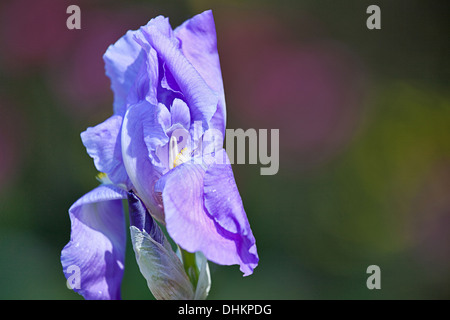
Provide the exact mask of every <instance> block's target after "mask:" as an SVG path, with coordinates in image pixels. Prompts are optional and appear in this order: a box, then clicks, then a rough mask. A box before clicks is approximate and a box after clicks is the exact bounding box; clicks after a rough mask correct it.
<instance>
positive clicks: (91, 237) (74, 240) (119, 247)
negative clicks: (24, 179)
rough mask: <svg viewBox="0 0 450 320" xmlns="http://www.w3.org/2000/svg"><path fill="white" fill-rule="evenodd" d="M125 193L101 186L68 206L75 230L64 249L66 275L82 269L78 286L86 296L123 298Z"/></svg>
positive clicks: (93, 297) (76, 289)
mask: <svg viewBox="0 0 450 320" xmlns="http://www.w3.org/2000/svg"><path fill="white" fill-rule="evenodd" d="M121 199H126V193H125V192H124V191H123V190H121V189H118V188H115V187H113V186H110V185H108V186H106V185H101V186H99V187H97V188H96V189H94V190H92V191H91V192H89V193H87V194H86V195H84V196H83V197H81V198H80V199H79V200H78V201H77V202H75V203H74V204H73V205H72V207H71V208H70V209H69V215H70V220H71V224H72V233H71V236H70V241H69V243H68V244H67V245H66V246H65V247H64V249H63V250H62V252H61V263H62V266H63V271H64V274H65V275H66V277H68V278H69V277H70V275H71V272H70V270H71V268H73V267H75V268H77V269H78V270H80V273H79V277H80V279H79V280H80V281H79V287H74V290H75V291H76V292H78V293H79V294H81V295H82V296H83V297H84V298H85V299H120V284H121V282H122V276H123V269H124V260H125V241H126V238H125V237H126V232H125V220H124V215H123V207H122V200H121Z"/></svg>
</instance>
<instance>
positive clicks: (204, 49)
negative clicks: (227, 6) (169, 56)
mask: <svg viewBox="0 0 450 320" xmlns="http://www.w3.org/2000/svg"><path fill="white" fill-rule="evenodd" d="M174 34H175V36H176V37H177V38H178V39H179V40H180V42H181V50H182V51H183V54H184V56H185V57H186V58H187V59H188V60H189V62H190V63H191V64H192V65H193V66H194V68H195V69H196V70H197V71H198V73H199V74H200V75H201V77H202V78H203V79H204V80H205V82H206V83H207V84H208V86H209V87H210V88H211V89H213V90H214V91H215V92H216V93H217V94H218V98H219V101H218V105H217V111H216V113H215V114H214V116H213V118H212V119H211V127H212V128H216V129H218V130H221V131H222V134H225V123H226V110H225V94H224V90H223V81H222V72H221V69H220V61H219V53H218V52H217V37H216V27H215V24H214V17H213V14H212V11H211V10H207V11H205V12H203V13H201V14H198V15H196V16H194V17H192V18H191V19H189V20H187V21H185V22H184V23H183V24H182V25H180V26H179V27H177V28H176V29H175V30H174Z"/></svg>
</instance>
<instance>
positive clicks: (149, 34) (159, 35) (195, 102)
mask: <svg viewBox="0 0 450 320" xmlns="http://www.w3.org/2000/svg"><path fill="white" fill-rule="evenodd" d="M169 28H170V24H169V22H168V20H161V23H157V24H156V23H149V24H147V25H146V26H144V27H142V28H141V29H140V30H141V32H142V34H143V35H144V36H145V38H146V40H147V41H148V43H149V44H150V46H151V47H153V48H154V49H155V50H156V52H157V53H158V56H159V57H160V59H161V60H162V61H164V68H166V69H167V70H168V71H169V72H170V74H171V75H172V76H173V79H174V81H176V83H177V84H178V87H179V88H180V90H181V92H182V93H183V96H184V97H185V100H186V102H187V105H188V106H189V108H190V111H191V116H192V120H193V121H202V124H203V126H204V127H205V128H208V126H209V122H210V120H211V118H212V116H213V115H214V114H215V113H216V110H217V103H218V97H217V94H216V93H215V92H214V91H213V90H211V88H210V87H209V86H208V85H207V84H206V82H205V80H204V79H203V78H202V77H201V75H200V74H199V73H198V71H197V70H196V69H195V68H194V66H193V65H192V64H191V63H190V62H189V61H188V60H187V59H186V57H185V56H184V55H183V53H182V51H181V50H180V48H179V41H178V40H177V39H176V38H175V37H174V36H173V34H171V33H170V32H168V29H169Z"/></svg>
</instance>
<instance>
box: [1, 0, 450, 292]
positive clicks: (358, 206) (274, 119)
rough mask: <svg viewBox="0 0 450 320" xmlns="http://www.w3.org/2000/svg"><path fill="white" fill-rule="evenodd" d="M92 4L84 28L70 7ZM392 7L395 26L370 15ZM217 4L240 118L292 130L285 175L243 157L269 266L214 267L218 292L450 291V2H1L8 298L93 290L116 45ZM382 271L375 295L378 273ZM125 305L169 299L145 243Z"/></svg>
mask: <svg viewBox="0 0 450 320" xmlns="http://www.w3.org/2000/svg"><path fill="white" fill-rule="evenodd" d="M70 4H77V5H79V6H80V8H81V27H82V28H81V30H68V29H67V28H66V19H67V18H68V16H69V15H68V14H66V8H67V6H68V5H70ZM371 4H376V5H378V6H379V7H380V8H381V30H368V29H367V27H366V19H367V18H368V16H369V15H368V14H367V13H366V9H367V7H368V6H369V5H371ZM210 8H211V9H213V13H214V16H215V21H216V30H217V37H218V48H219V55H220V59H221V65H222V73H223V79H224V86H225V95H226V100H227V112H228V124H227V127H228V128H232V129H235V128H243V129H248V128H255V129H259V128H261V129H279V130H280V169H279V172H278V173H277V174H276V175H274V176H261V175H260V171H259V170H260V167H261V166H260V165H234V166H233V168H234V172H235V178H236V181H237V185H238V187H239V190H240V192H241V196H242V198H243V201H244V206H245V209H246V212H247V215H248V218H249V220H250V223H251V226H252V230H253V233H254V235H255V237H256V239H257V246H258V253H259V256H260V263H259V266H258V267H257V268H256V269H255V272H254V274H253V275H252V276H250V277H246V278H243V277H242V274H241V273H240V272H239V270H238V267H236V266H232V267H224V266H217V265H214V264H212V263H211V264H210V267H211V276H212V289H211V292H210V296H209V297H210V298H211V299H448V298H450V232H449V229H450V198H449V192H450V161H449V160H450V140H449V134H450V96H449V90H448V89H449V69H450V68H449V62H448V58H449V41H448V30H450V28H449V23H448V12H449V5H448V2H446V1H417V0H409V1H400V0H399V1H362V0H352V1H347V0H346V1H333V0H306V1H294V0H291V1H287V0H286V1H225V0H223V1H206V0H205V1H201V0H192V1H162V0H161V1H95V2H93V1H87V0H86V1H70V2H69V1H61V0H41V1H25V0H14V1H11V0H8V1H2V2H1V4H0V299H80V298H81V297H80V296H79V295H77V294H76V293H74V292H72V291H71V290H69V289H67V288H66V285H65V277H64V275H63V272H62V268H61V264H60V260H59V259H60V251H61V249H62V248H63V247H64V245H65V244H66V243H67V242H68V240H69V236H70V220H69V217H68V213H67V210H68V208H69V207H70V205H71V204H72V203H73V202H75V201H76V200H77V199H78V198H79V197H81V196H82V195H83V194H84V193H86V192H88V191H89V190H91V189H92V188H94V187H95V186H96V185H97V181H96V179H95V175H96V170H95V167H94V164H93V161H92V159H91V158H90V157H89V156H88V155H87V153H86V151H85V148H84V146H83V145H82V143H81V140H80V133H81V132H82V131H84V130H85V129H86V128H87V127H88V126H94V125H95V124H97V123H99V122H101V121H103V120H105V119H106V118H107V117H109V116H110V115H111V114H112V91H111V90H110V88H109V86H110V83H109V79H108V78H107V77H106V76H105V75H104V67H103V61H102V55H103V53H104V52H105V50H106V48H107V47H108V46H109V45H110V44H112V43H114V42H115V41H116V40H117V39H118V38H119V37H120V36H122V35H123V34H125V32H126V31H127V30H129V29H137V28H138V27H139V26H141V25H144V24H146V23H147V21H148V20H150V19H151V18H153V17H155V16H157V15H160V14H162V15H164V16H168V17H169V18H170V21H171V24H172V26H173V27H176V26H178V25H179V24H181V23H182V22H183V21H184V20H186V19H188V18H190V17H191V16H193V15H195V14H197V13H200V12H202V11H204V10H206V9H210ZM373 264H375V265H378V266H379V267H380V269H381V289H380V290H368V289H367V287H366V280H367V277H368V276H369V275H368V274H366V269H367V267H368V266H369V265H373ZM122 297H123V298H124V299H152V295H151V293H150V292H149V290H148V289H147V286H146V282H145V280H144V278H143V277H142V276H141V274H140V273H139V270H138V267H137V264H136V262H135V259H134V253H133V251H132V248H131V246H130V243H128V250H127V259H126V269H125V275H124V279H123V285H122Z"/></svg>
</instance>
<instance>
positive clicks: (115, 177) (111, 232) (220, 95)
mask: <svg viewBox="0 0 450 320" xmlns="http://www.w3.org/2000/svg"><path fill="white" fill-rule="evenodd" d="M103 58H104V61H105V68H106V74H107V75H108V77H109V78H110V80H111V88H112V90H113V92H114V114H113V115H112V116H111V117H110V118H108V119H107V120H106V121H104V122H103V123H101V124H99V125H97V126H95V127H92V128H88V129H87V130H86V131H84V132H83V133H82V134H81V139H82V141H83V144H84V145H85V147H86V149H87V152H88V154H89V155H90V156H91V157H92V158H93V159H94V164H95V167H96V168H97V170H98V171H100V172H101V174H100V178H99V180H100V181H101V182H102V183H101V185H100V186H98V187H97V188H95V189H94V190H92V191H90V192H89V193H87V194H86V195H84V196H83V197H81V198H80V199H79V200H78V201H76V202H75V203H74V204H73V205H72V207H71V208H70V209H69V215H70V219H71V226H72V231H71V237H70V241H69V243H68V244H67V245H66V246H65V247H64V249H63V250H62V253H61V262H62V265H63V270H64V273H65V274H66V276H67V277H69V276H70V273H69V272H68V268H69V267H70V266H77V267H78V268H79V270H80V274H79V276H80V284H79V286H78V288H74V290H75V291H77V292H78V293H80V294H81V295H83V296H84V297H85V298H86V299H119V298H120V285H121V281H122V275H123V270H124V258H125V243H126V229H125V228H126V222H125V216H124V208H123V206H122V199H128V200H129V203H130V206H129V207H130V222H131V226H132V227H137V229H141V230H146V231H147V233H148V234H153V236H151V237H154V236H155V235H156V236H155V237H156V238H158V239H159V241H156V242H158V243H162V242H163V240H161V237H160V235H161V232H160V231H156V233H155V230H154V229H152V226H154V227H157V224H156V223H154V222H153V223H151V221H150V222H149V220H148V219H147V220H145V219H144V220H145V223H144V222H142V221H143V220H142V218H139V217H138V218H136V212H134V211H133V210H134V209H133V208H134V207H135V204H142V205H141V206H144V208H145V210H144V211H147V212H149V213H150V220H153V219H155V220H157V221H158V222H159V223H160V224H161V225H163V226H165V228H166V229H167V232H168V234H169V236H170V237H171V238H172V239H173V240H174V242H175V243H176V244H177V245H178V246H179V247H180V248H182V249H183V250H185V251H187V252H201V253H202V254H203V255H204V256H205V257H206V259H208V260H210V261H212V262H214V263H217V264H221V265H233V264H237V265H239V266H240V270H241V271H242V272H243V273H244V275H245V276H246V275H250V274H252V272H253V269H254V268H255V267H256V266H257V264H258V255H257V251H256V245H255V238H254V236H253V234H252V230H251V229H250V225H249V222H248V220H247V216H246V213H245V211H244V208H243V204H242V200H241V197H240V195H239V191H238V188H237V186H236V183H235V180H234V176H233V172H232V169H231V165H230V163H229V161H228V158H227V155H226V152H225V150H224V149H223V148H222V146H223V137H224V134H225V121H226V110H225V98H224V90H223V83H222V75H221V70H220V63H219V55H218V52H217V40H216V32H215V25H214V19H213V15H212V12H211V11H205V12H203V13H201V14H199V15H196V16H194V17H193V18H191V19H189V20H187V21H186V22H184V23H183V24H182V25H181V26H179V27H177V28H176V29H175V30H173V29H172V27H171V26H170V24H169V21H168V19H167V18H164V17H162V16H158V17H156V18H154V19H152V20H150V21H149V22H148V24H147V25H145V26H143V27H141V28H140V29H139V30H136V31H128V32H127V33H126V34H125V35H124V36H123V37H122V38H120V39H119V40H118V41H117V42H116V43H115V44H114V45H111V46H110V47H109V48H108V50H107V51H106V53H105V54H104V56H103ZM130 195H132V196H131V197H130ZM141 211H142V210H141ZM133 214H134V215H133ZM141 217H142V215H141ZM136 221H138V222H136ZM137 229H136V230H137ZM150 229H152V230H150ZM148 267H151V266H148ZM141 271H142V269H141Z"/></svg>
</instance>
